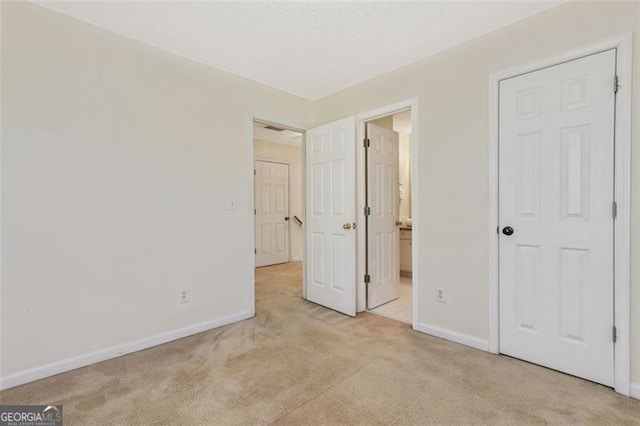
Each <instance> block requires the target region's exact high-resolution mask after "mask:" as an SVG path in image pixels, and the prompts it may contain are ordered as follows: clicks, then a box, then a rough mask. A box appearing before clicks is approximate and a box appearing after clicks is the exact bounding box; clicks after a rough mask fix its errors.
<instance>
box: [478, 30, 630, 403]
mask: <svg viewBox="0 0 640 426" xmlns="http://www.w3.org/2000/svg"><path fill="white" fill-rule="evenodd" d="M631 48H632V34H631V33H626V34H622V35H619V36H617V37H613V38H611V39H607V40H604V41H601V42H597V43H593V44H590V45H588V46H583V47H582V48H579V49H576V50H573V51H570V52H566V53H562V54H559V55H555V56H552V57H547V58H544V59H541V60H538V61H534V62H530V63H527V64H524V65H519V66H516V67H512V68H509V69H506V70H502V71H498V72H495V73H493V74H491V75H490V76H489V158H488V161H489V240H488V249H489V352H491V353H495V354H498V353H499V352H500V312H499V260H500V257H499V254H500V253H499V244H498V241H499V234H498V233H497V232H496V231H495V230H497V229H498V227H499V225H500V224H499V213H498V212H499V192H498V172H499V159H498V154H499V150H498V148H499V137H498V136H499V119H498V117H499V89H500V81H501V80H504V79H507V78H512V77H517V76H519V75H522V74H527V73H530V72H534V71H538V70H541V69H543V68H548V67H552V66H554V65H559V64H562V63H565V62H569V61H572V60H575V59H579V58H582V57H585V56H589V55H593V54H597V53H600V52H603V51H606V50H610V49H616V73H617V75H618V78H619V80H620V87H619V89H618V92H617V95H616V100H615V102H616V103H615V108H616V111H615V124H614V126H615V127H614V140H615V152H614V162H615V165H614V180H615V185H614V197H615V201H616V202H617V204H618V206H617V207H618V212H617V217H616V219H615V222H614V284H613V285H614V322H615V325H616V327H617V342H616V344H615V346H614V389H615V391H616V392H618V393H621V394H623V395H626V396H629V392H630V382H631V380H630V379H631V377H630V373H631V368H630V361H631V342H630V338H631V333H630V325H631V321H630V315H631V273H630V272H631V271H630V268H631V90H632V88H631V86H632V78H633V76H632V73H631V65H632V51H631ZM612 84H613V82H612ZM612 90H613V88H612ZM612 201H613V200H612Z"/></svg>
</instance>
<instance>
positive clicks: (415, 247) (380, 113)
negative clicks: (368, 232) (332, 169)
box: [356, 97, 420, 330]
mask: <svg viewBox="0 0 640 426" xmlns="http://www.w3.org/2000/svg"><path fill="white" fill-rule="evenodd" d="M406 110H411V150H412V152H411V162H412V164H413V167H412V168H411V217H412V218H416V217H418V194H419V193H420V191H419V190H418V188H419V186H420V178H419V177H418V173H419V170H420V168H419V167H415V165H416V164H419V147H420V143H419V142H418V139H419V128H418V122H419V121H420V120H419V113H418V98H417V97H416V98H411V99H408V100H405V101H401V102H398V103H395V104H392V105H386V106H383V107H380V108H376V109H374V110H372V111H368V112H364V113H361V114H358V115H356V125H357V129H356V138H357V140H356V144H357V145H358V146H359V144H360V143H361V142H360V141H362V140H363V139H364V134H365V122H367V121H372V120H375V119H377V118H381V117H385V116H388V115H391V114H395V113H398V112H402V111H406ZM356 152H357V155H356V171H357V174H356V176H358V177H359V179H357V180H356V200H357V206H358V210H359V211H358V212H357V218H356V221H357V223H358V229H362V230H364V221H365V218H364V211H363V209H362V206H364V200H365V193H364V192H365V185H364V180H363V179H362V176H361V175H362V174H361V173H360V171H363V170H364V152H363V150H362V149H358V150H357V151H356ZM419 222H420V221H419V220H418V221H414V222H413V224H412V233H413V235H414V238H413V243H412V252H411V255H412V270H413V277H412V298H413V319H412V328H413V329H414V330H418V309H419V303H418V300H419V297H418V292H419V288H420V285H419V277H420V274H419V272H418V269H419V262H418V259H419V256H418V253H419V247H420V244H419V243H420V239H419V238H418V237H417V236H418V235H420V234H419V226H420V225H419ZM357 238H358V241H357V243H356V244H357V253H359V254H360V253H364V250H365V235H364V232H358V237H357ZM364 273H365V261H364V256H361V255H358V257H357V265H356V274H357V277H364ZM356 300H357V303H356V312H362V311H364V310H366V291H365V284H364V281H363V280H361V279H358V283H357V288H356Z"/></svg>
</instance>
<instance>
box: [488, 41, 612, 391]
mask: <svg viewBox="0 0 640 426" xmlns="http://www.w3.org/2000/svg"><path fill="white" fill-rule="evenodd" d="M614 76H615V51H614V50H610V51H606V52H603V53H599V54H596V55H592V56H588V57H585V58H581V59H577V60H574V61H571V62H567V63H564V64H561V65H557V66H553V67H550V68H546V69H542V70H539V71H536V72H532V73H528V74H524V75H521V76H519V77H514V78H511V79H507V80H503V81H502V82H501V83H500V116H499V117H500V134H499V138H500V148H499V150H500V154H499V175H500V177H499V182H500V183H499V186H500V189H499V197H500V201H499V202H500V208H499V215H500V218H499V220H500V229H499V231H500V245H499V249H500V352H502V353H504V354H507V355H511V356H514V357H517V358H521V359H524V360H527V361H530V362H534V363H537V364H540V365H544V366H547V367H550V368H553V369H557V370H560V371H563V372H566V373H569V374H573V375H576V376H579V377H583V378H586V379H589V380H592V381H595V382H598V383H603V384H605V385H609V386H611V385H613V381H614V378H613V371H614V369H613V359H614V343H613V339H612V337H613V336H612V330H613V325H614V323H613V319H614V317H613V314H614V310H613V308H614V306H613V226H614V223H613V217H612V202H613V189H614V186H613V185H614V182H613V176H614V168H613V166H614V164H613V159H614V107H615V94H614V90H613V87H614V86H613V84H614V83H613V80H614ZM507 227H511V228H512V229H513V233H512V234H511V235H507V234H509V233H510V232H509V229H505V228H507Z"/></svg>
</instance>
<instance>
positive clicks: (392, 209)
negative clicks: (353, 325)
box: [367, 123, 400, 309]
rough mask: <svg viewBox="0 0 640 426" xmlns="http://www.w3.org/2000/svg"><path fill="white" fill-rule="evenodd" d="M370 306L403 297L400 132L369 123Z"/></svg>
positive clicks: (368, 296) (368, 263)
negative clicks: (400, 226) (399, 171)
mask: <svg viewBox="0 0 640 426" xmlns="http://www.w3.org/2000/svg"><path fill="white" fill-rule="evenodd" d="M367 139H369V147H368V148H367V205H368V206H369V208H370V214H369V215H368V218H367V219H368V220H367V236H368V238H367V250H368V261H367V271H368V274H369V283H368V285H367V309H373V308H375V307H377V306H380V305H382V304H384V303H387V302H390V301H392V300H394V299H397V298H398V297H399V296H400V248H399V242H400V233H399V229H398V225H399V222H398V209H399V205H398V204H399V203H400V198H399V194H398V182H399V176H398V162H399V157H398V143H399V141H398V134H397V133H396V132H394V131H392V130H389V129H385V128H383V127H380V126H378V125H376V124H373V123H367Z"/></svg>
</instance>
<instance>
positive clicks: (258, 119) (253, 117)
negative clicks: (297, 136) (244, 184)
mask: <svg viewBox="0 0 640 426" xmlns="http://www.w3.org/2000/svg"><path fill="white" fill-rule="evenodd" d="M254 123H261V124H271V125H274V126H278V127H282V128H284V129H287V130H293V131H294V132H300V133H301V134H302V142H301V147H300V148H301V149H300V155H301V161H302V164H301V173H302V200H303V202H302V222H303V223H304V222H306V221H307V216H306V214H307V213H306V209H305V203H304V200H305V197H306V193H305V183H306V177H305V164H304V163H305V162H304V159H305V145H306V141H305V138H306V128H305V127H304V126H302V125H300V124H297V123H291V122H289V121H287V120H279V119H277V118H269V117H266V116H264V115H259V114H249V115H247V116H246V121H245V126H246V134H247V135H248V137H247V149H248V150H249V164H248V165H247V173H248V174H249V182H250V184H249V185H250V186H249V202H248V203H247V204H248V206H249V210H248V211H247V213H248V226H249V229H250V230H251V231H250V232H249V245H248V247H247V249H248V251H249V253H250V255H249V259H251V260H250V262H249V267H250V270H251V276H250V278H249V280H250V281H249V282H250V288H251V295H250V297H251V301H252V305H251V316H252V317H254V316H255V314H256V275H255V269H256V257H255V252H254V250H255V248H256V235H255V234H256V232H255V217H254V214H253V211H254V209H255V203H254V196H255V195H254V194H255V185H254V183H255V182H254V176H253V170H254V169H253V167H254V163H253V162H254V160H255V157H254V155H255V153H254V151H253V139H254V135H253V124H254ZM289 239H291V233H289ZM305 251H306V249H305V244H302V253H301V257H302V297H303V298H306V297H307V286H306V284H307V283H306V278H305V277H306V265H307V262H305V256H306V252H305ZM289 255H291V244H289Z"/></svg>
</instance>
